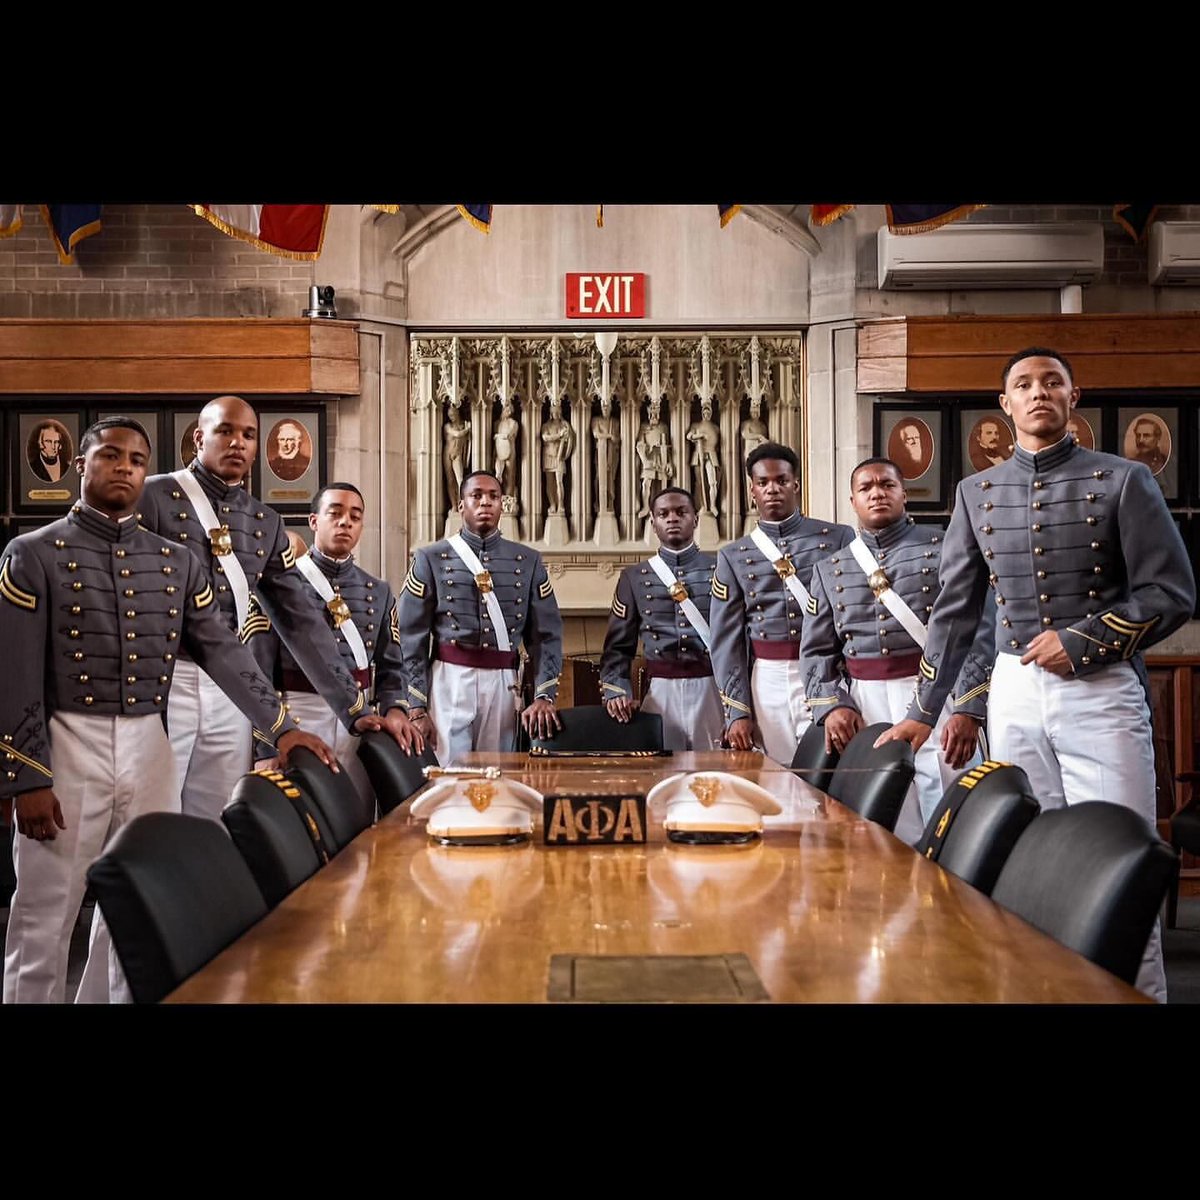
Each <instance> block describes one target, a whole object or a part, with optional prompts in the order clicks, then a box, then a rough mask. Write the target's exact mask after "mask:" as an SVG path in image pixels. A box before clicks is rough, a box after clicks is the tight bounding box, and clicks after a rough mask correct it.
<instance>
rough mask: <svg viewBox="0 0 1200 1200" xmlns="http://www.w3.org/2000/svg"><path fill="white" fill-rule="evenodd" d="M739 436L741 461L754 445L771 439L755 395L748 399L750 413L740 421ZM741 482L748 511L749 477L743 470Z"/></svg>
mask: <svg viewBox="0 0 1200 1200" xmlns="http://www.w3.org/2000/svg"><path fill="white" fill-rule="evenodd" d="M739 436H740V437H741V440H742V462H743V463H744V462H745V461H746V459H747V458H749V456H750V452H751V451H752V450H753V449H754V448H755V447H757V446H761V445H762V444H763V442H769V441H770V440H771V435H770V434H769V433H768V432H767V423H766V421H764V420H763V419H762V401H761V400H760V399H758V398H757V397H751V399H750V415H749V416H748V417H747V418H746V419H745V420H744V421H743V422H742V427H741V429H740V430H739ZM742 484H743V490H744V491H745V495H746V499H745V508H746V511H747V512H749V511H750V509H751V507H752V505H753V501H752V500H751V498H750V477H749V476H748V475H747V474H746V473H745V472H744V471H743V472H742Z"/></svg>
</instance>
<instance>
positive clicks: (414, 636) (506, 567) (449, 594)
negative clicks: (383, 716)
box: [399, 528, 562, 708]
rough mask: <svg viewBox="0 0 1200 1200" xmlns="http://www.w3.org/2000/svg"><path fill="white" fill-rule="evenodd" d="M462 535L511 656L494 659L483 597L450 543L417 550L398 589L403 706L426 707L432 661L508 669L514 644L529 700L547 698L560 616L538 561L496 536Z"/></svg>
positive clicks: (553, 681) (556, 669)
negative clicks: (525, 662)
mask: <svg viewBox="0 0 1200 1200" xmlns="http://www.w3.org/2000/svg"><path fill="white" fill-rule="evenodd" d="M462 537H463V540H464V541H465V542H466V543H467V545H468V546H469V547H470V548H471V549H472V550H473V551H474V552H475V555H476V557H478V559H479V561H480V563H481V564H482V565H483V568H484V569H485V570H486V571H488V572H490V573H491V577H492V586H493V588H494V589H495V595H496V597H497V599H498V600H499V601H500V608H501V611H502V612H503V613H504V619H505V621H506V622H507V624H508V638H509V643H510V645H511V646H512V650H513V652H512V655H511V657H510V658H509V660H508V661H506V662H504V663H501V662H500V661H499V659H500V657H501V656H500V654H499V653H498V651H497V647H496V635H495V632H494V631H493V629H492V621H491V617H490V616H489V614H488V609H487V604H486V602H485V600H484V598H483V593H482V592H480V591H479V589H478V588H477V587H476V586H475V579H474V576H473V575H472V574H471V572H470V571H469V570H468V569H467V565H466V563H464V562H463V560H462V559H461V558H459V557H458V555H457V554H456V553H455V552H454V550H453V549H452V548H451V546H450V543H449V541H447V540H445V539H443V540H442V541H440V542H434V543H433V545H432V546H424V547H422V548H421V549H420V550H418V551H417V552H416V553H415V554H414V555H413V560H412V564H411V565H410V566H409V569H408V576H407V577H406V578H405V580H404V587H403V589H402V590H401V592H400V602H399V625H400V647H401V651H402V653H403V656H404V678H405V703H406V707H409V708H425V707H427V706H428V704H429V667H430V663H431V662H432V661H433V659H435V658H445V659H446V660H447V661H465V660H468V659H470V660H473V661H477V663H478V665H490V666H493V667H496V666H507V667H511V668H513V669H515V668H516V665H517V646H518V644H519V643H523V644H524V647H525V651H526V653H527V654H528V655H529V660H530V664H529V665H530V670H531V671H532V673H533V678H534V696H535V697H536V698H537V699H545V700H550V701H553V700H554V699H556V697H557V695H558V681H559V676H560V674H561V672H562V616H561V615H560V614H559V611H558V602H557V601H556V600H555V599H554V588H553V587H552V586H551V583H550V574H549V572H548V571H547V570H546V565H545V563H544V562H543V561H542V556H541V555H540V554H539V553H538V552H537V551H536V550H532V549H530V548H529V547H528V546H523V545H521V544H520V543H519V542H510V541H507V540H505V539H504V538H502V537H501V536H500V534H499V532H498V531H497V532H494V533H490V534H489V535H488V536H487V538H486V539H483V538H480V537H478V536H476V535H475V534H473V533H471V532H470V531H469V530H467V529H465V528H464V529H463V530H462ZM443 647H445V648H447V649H445V650H443V649H442V648H443ZM479 651H483V652H484V653H483V654H482V655H480V654H479V653H478V652H479ZM485 659H486V660H487V662H486V663H485V662H484V660H485ZM467 665H472V664H471V663H468V664H467Z"/></svg>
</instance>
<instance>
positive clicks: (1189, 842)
mask: <svg viewBox="0 0 1200 1200" xmlns="http://www.w3.org/2000/svg"><path fill="white" fill-rule="evenodd" d="M1175 778H1176V779H1177V780H1178V781H1179V782H1180V783H1188V784H1191V787H1192V797H1191V799H1190V800H1189V801H1188V802H1187V804H1185V805H1184V806H1183V807H1182V808H1181V809H1180V810H1179V811H1178V812H1177V813H1175V814H1174V815H1173V816H1172V817H1171V845H1172V846H1174V847H1175V849H1176V850H1186V851H1187V852H1188V854H1200V787H1198V786H1197V785H1200V771H1184V772H1182V773H1181V774H1179V775H1176V776H1175ZM1178 915H1179V874H1178V872H1176V875H1175V879H1174V881H1173V882H1172V884H1171V887H1170V889H1169V890H1168V892H1167V928H1168V929H1174V928H1175V921H1176V918H1177V917H1178Z"/></svg>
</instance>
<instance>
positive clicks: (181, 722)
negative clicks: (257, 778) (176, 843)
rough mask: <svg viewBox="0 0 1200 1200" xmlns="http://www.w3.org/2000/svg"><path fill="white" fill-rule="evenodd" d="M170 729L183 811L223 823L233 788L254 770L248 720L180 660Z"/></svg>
mask: <svg viewBox="0 0 1200 1200" xmlns="http://www.w3.org/2000/svg"><path fill="white" fill-rule="evenodd" d="M167 728H168V729H169V730H170V733H171V750H172V751H173V752H174V754H175V771H176V774H177V775H178V777H179V781H180V793H181V799H182V802H183V811H184V812H185V813H188V814H189V815H190V816H193V817H207V818H208V819H209V820H210V821H219V820H220V819H221V809H223V808H224V807H225V805H226V804H228V803H229V797H230V796H231V795H232V794H233V787H234V784H236V783H237V781H238V780H239V779H240V778H241V777H242V776H243V775H245V774H246V772H247V771H249V770H251V768H252V764H251V759H252V755H253V751H252V748H251V739H252V737H253V734H252V733H251V731H250V722H249V720H248V719H247V718H246V717H245V716H243V715H242V710H241V709H240V708H238V706H237V705H236V704H234V702H233V701H232V700H230V699H229V697H228V696H226V695H225V693H224V692H223V691H221V689H220V688H219V687H218V686H217V685H216V683H214V682H213V680H212V679H210V678H209V677H208V676H207V675H206V674H205V673H204V672H203V671H202V670H201V669H200V668H199V667H198V666H197V665H196V664H195V663H194V662H192V661H191V660H190V659H186V658H181V659H179V660H178V661H177V662H176V663H175V675H174V677H173V678H172V680H171V694H170V696H169V697H168V699H167Z"/></svg>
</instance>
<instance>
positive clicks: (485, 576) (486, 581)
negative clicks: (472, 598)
mask: <svg viewBox="0 0 1200 1200" xmlns="http://www.w3.org/2000/svg"><path fill="white" fill-rule="evenodd" d="M475 586H476V587H477V588H478V589H479V590H480V591H481V592H482V593H483V594H484V595H485V596H486V595H487V594H488V592H490V591H492V590H493V586H494V585H493V584H492V573H491V571H480V572H479V574H478V575H476V576H475Z"/></svg>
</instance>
